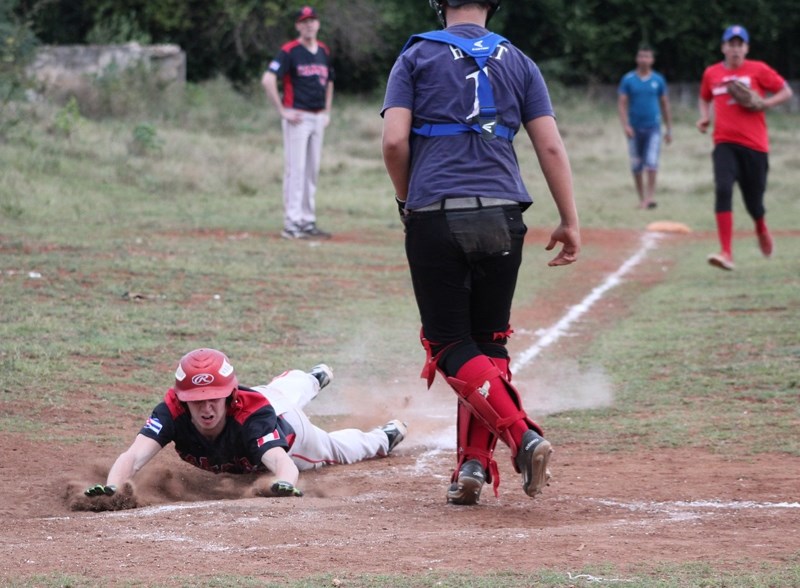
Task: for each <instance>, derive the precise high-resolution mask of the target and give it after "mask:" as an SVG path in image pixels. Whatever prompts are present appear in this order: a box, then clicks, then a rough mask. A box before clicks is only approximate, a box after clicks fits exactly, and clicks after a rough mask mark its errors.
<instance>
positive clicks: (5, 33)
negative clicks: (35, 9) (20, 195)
mask: <svg viewBox="0 0 800 588" xmlns="http://www.w3.org/2000/svg"><path fill="white" fill-rule="evenodd" d="M18 4H19V2H18V0H3V2H2V3H0V138H2V137H3V136H4V135H5V133H6V132H7V131H8V129H9V128H11V127H13V126H14V125H16V124H17V123H18V122H19V120H20V115H19V112H18V109H10V108H7V107H8V105H9V103H10V102H11V101H12V100H15V99H18V98H20V97H21V95H22V94H23V93H24V91H25V90H26V89H28V88H29V87H30V83H29V81H28V79H27V77H26V76H25V67H26V66H27V65H28V63H29V62H30V60H31V59H32V58H33V56H34V52H35V50H36V47H37V45H38V40H37V39H36V37H35V36H34V34H33V32H32V31H31V28H30V21H29V20H28V19H27V17H26V16H20V15H19V14H18V11H17V8H18ZM41 5H42V3H41V2H40V3H39V4H38V5H37V6H41Z"/></svg>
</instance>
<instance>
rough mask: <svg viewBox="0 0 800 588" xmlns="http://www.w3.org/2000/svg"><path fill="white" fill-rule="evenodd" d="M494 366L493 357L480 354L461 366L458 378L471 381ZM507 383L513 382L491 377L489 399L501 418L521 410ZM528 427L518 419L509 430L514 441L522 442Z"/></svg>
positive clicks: (523, 421)
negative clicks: (513, 398) (512, 397)
mask: <svg viewBox="0 0 800 588" xmlns="http://www.w3.org/2000/svg"><path fill="white" fill-rule="evenodd" d="M492 367H496V366H495V364H494V363H493V362H492V360H491V359H489V358H488V357H487V356H485V355H478V356H476V357H473V358H472V359H470V360H469V361H468V362H467V363H465V364H464V365H462V366H461V369H459V370H458V373H457V374H456V378H457V379H459V380H461V381H463V382H471V381H473V380H474V379H475V378H477V377H478V376H480V375H481V374H482V373H483V372H485V371H486V370H487V369H490V368H492ZM507 385H508V386H510V385H511V384H507V383H506V382H504V381H503V379H502V377H500V376H495V377H494V378H491V379H489V396H488V397H487V400H488V402H489V405H490V406H491V407H492V408H493V409H495V411H497V414H498V415H500V418H501V419H502V418H505V417H507V416H509V415H512V414H515V413H517V412H519V408H517V405H516V404H514V401H513V400H512V399H511V395H510V393H509V391H508V389H507V388H506V386H507ZM528 428H529V427H528V423H527V422H525V420H524V419H518V420H517V421H516V422H515V423H513V424H512V425H511V426H509V428H508V430H509V431H510V432H511V436H512V438H513V439H514V441H515V442H516V443H517V444H519V443H521V442H522V436H523V435H524V434H525V432H526V431H527V430H528Z"/></svg>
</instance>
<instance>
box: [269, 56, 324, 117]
mask: <svg viewBox="0 0 800 588" xmlns="http://www.w3.org/2000/svg"><path fill="white" fill-rule="evenodd" d="M317 45H318V47H317V52H316V53H311V52H310V51H309V50H308V49H306V48H305V47H304V46H303V45H302V44H301V43H300V42H299V41H297V40H294V41H290V42H289V43H286V44H285V45H284V46H283V47H281V50H280V53H278V55H277V56H276V57H275V59H273V60H272V62H271V63H270V64H269V67H268V71H271V72H272V73H274V74H275V75H276V76H278V78H281V79H282V81H283V105H284V106H286V107H288V108H297V109H299V110H312V111H316V110H324V109H325V93H326V91H327V88H328V83H330V82H332V81H333V78H334V72H333V66H332V65H331V57H330V51H329V49H328V46H327V45H325V43H323V42H322V41H317Z"/></svg>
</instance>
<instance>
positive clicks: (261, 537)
mask: <svg viewBox="0 0 800 588" xmlns="http://www.w3.org/2000/svg"><path fill="white" fill-rule="evenodd" d="M541 237H542V236H541V235H536V234H535V233H533V234H532V235H531V238H532V239H536V240H537V243H539V242H541V241H542V239H541ZM640 237H641V235H640V234H638V233H636V232H633V231H631V232H626V233H619V232H616V233H611V232H602V231H593V232H591V233H589V234H588V235H586V236H585V237H584V238H585V239H587V240H589V239H591V241H592V243H593V245H594V246H595V247H598V248H602V249H603V255H601V256H600V257H602V258H603V259H605V260H607V261H606V263H596V264H592V267H591V268H590V267H589V266H586V267H585V268H583V273H582V274H581V275H580V281H578V280H577V276H576V277H573V278H569V280H568V281H570V284H571V285H572V287H570V288H565V287H564V286H565V284H563V283H562V284H560V287H561V288H562V289H563V292H565V294H564V295H563V296H561V297H559V298H557V299H556V297H543V298H541V300H540V303H537V305H536V308H519V309H515V317H516V318H515V321H516V323H517V324H527V325H535V326H537V327H543V326H548V325H551V324H552V323H553V322H555V321H556V320H557V319H558V317H559V316H560V315H561V314H563V312H564V308H565V305H566V306H568V305H572V304H575V303H577V302H579V301H580V300H581V299H582V298H583V297H584V296H585V295H586V294H587V292H588V290H589V289H591V287H592V286H594V285H596V284H597V283H599V282H601V281H602V279H603V277H604V276H605V275H607V274H608V273H609V272H612V271H614V270H615V269H616V268H617V267H618V266H619V265H620V263H621V262H622V261H624V259H625V258H626V257H627V256H628V255H630V253H631V252H632V251H634V250H635V249H636V247H637V243H638V240H639V239H640ZM670 238H694V237H692V236H681V237H677V236H675V237H665V239H667V240H668V239H670ZM537 246H538V245H537ZM587 272H590V273H591V274H592V275H587ZM661 276H663V271H660V270H659V271H656V270H652V269H648V267H639V268H635V269H634V270H633V271H632V272H631V275H630V276H629V280H630V281H631V282H634V283H635V284H636V287H637V288H647V287H648V286H649V285H651V284H652V283H654V282H656V281H658V280H659V279H661ZM627 295H630V293H627V294H622V293H619V292H612V293H610V294H609V296H610V297H611V298H613V297H615V296H627ZM621 308H623V305H621V304H617V305H610V304H609V305H604V306H603V308H602V311H603V312H602V313H599V312H597V309H589V311H588V316H589V319H590V320H591V321H594V323H595V324H596V325H602V324H604V323H606V324H608V323H609V322H610V321H613V320H614V318H615V313H620V312H623V311H622V310H620V309H621ZM615 309H616V310H615ZM593 313H596V314H593ZM616 316H618V314H617V315H616ZM531 337H532V335H530V334H528V335H526V334H525V333H522V334H520V336H519V337H517V338H516V339H515V340H516V342H515V345H517V346H518V348H521V347H524V346H525V345H527V344H529V342H530V340H531ZM556 345H557V344H556ZM415 359H417V360H419V359H420V358H411V361H413V360H415ZM412 365H413V366H414V367H413V368H411V371H412V372H413V371H414V370H417V371H418V368H419V366H418V365H416V364H412ZM415 375H416V373H409V375H408V378H407V379H404V380H402V381H398V382H395V383H393V384H392V385H393V386H397V387H398V389H400V388H402V389H404V390H405V393H397V394H395V393H394V392H397V391H393V390H389V391H388V393H389V395H390V396H393V397H396V398H398V399H400V400H399V401H398V402H399V404H395V405H389V406H381V407H380V409H381V411H385V410H386V409H389V410H395V411H403V412H402V414H399V415H398V414H395V413H393V414H392V415H391V416H403V418H405V419H406V420H408V422H409V426H410V432H409V436H408V438H407V439H406V441H405V442H404V443H403V444H401V445H400V446H399V447H398V449H397V450H396V452H395V454H393V455H392V456H390V457H388V458H385V459H380V460H374V461H369V462H363V463H359V464H355V465H352V466H346V467H331V468H327V469H323V470H320V471H317V472H313V473H305V474H303V475H302V478H301V482H302V483H301V486H302V488H303V490H304V491H305V492H306V496H305V497H303V498H301V499H265V498H254V497H251V496H249V494H248V492H249V490H248V488H249V484H250V483H251V482H252V479H250V478H247V477H236V476H224V475H223V476H213V475H212V474H208V473H207V472H203V471H200V470H197V469H195V468H192V467H191V466H189V465H188V464H184V463H182V462H180V461H179V460H178V458H177V457H176V456H175V454H174V452H173V451H171V450H168V451H164V452H161V453H160V454H159V455H158V456H157V457H156V458H155V459H154V461H153V463H152V464H151V465H149V466H148V468H146V469H145V470H144V471H143V472H142V473H141V475H140V476H139V477H137V479H136V482H135V487H134V488H133V492H132V494H131V495H130V496H129V497H128V498H127V500H128V504H126V505H125V506H132V505H134V504H135V505H136V506H137V508H133V509H124V510H114V511H109V512H93V511H92V510H90V509H91V508H92V504H93V503H91V502H89V501H88V499H85V498H84V497H83V496H82V494H81V492H82V490H83V489H84V488H85V487H86V485H87V484H88V483H90V482H97V481H101V480H104V479H105V473H106V472H107V468H108V466H109V465H110V463H111V462H112V461H113V459H114V457H115V456H116V455H117V454H118V453H119V451H120V449H122V448H123V447H122V446H119V447H107V446H104V447H97V446H95V445H94V444H93V443H89V442H86V443H74V442H71V443H69V444H61V443H59V442H58V439H47V440H43V441H36V442H34V441H31V440H29V439H28V438H27V437H25V436H24V435H22V434H10V433H3V434H0V447H2V460H1V461H0V496H2V497H3V499H2V504H0V514H1V515H2V516H1V517H0V561H2V563H3V569H2V571H0V579H2V578H14V579H17V580H18V579H20V578H25V577H30V576H35V575H38V574H49V573H62V574H67V575H73V576H76V577H86V578H92V579H96V580H97V581H98V583H100V582H103V583H109V584H113V583H116V582H121V581H130V582H140V583H143V584H145V585H150V584H159V585H172V584H173V583H175V584H178V585H179V584H181V583H187V582H192V581H200V580H202V579H205V578H209V577H212V576H221V575H224V576H237V575H238V576H252V577H257V578H263V579H264V580H269V581H273V582H280V581H282V580H283V581H286V580H289V579H296V578H302V577H306V576H309V575H311V574H323V573H334V574H338V575H339V576H340V577H341V578H343V579H344V578H346V577H348V576H355V575H358V574H361V573H397V574H400V573H402V574H419V573H424V572H426V571H428V570H444V571H446V570H452V571H457V572H467V571H474V572H476V573H485V572H486V571H487V570H513V571H515V572H534V571H537V570H540V569H543V568H548V569H552V570H556V571H562V572H564V573H566V572H570V573H572V574H576V573H578V572H579V571H580V570H581V569H582V568H583V567H584V566H585V565H588V564H602V563H608V562H611V563H614V564H617V566H618V568H619V570H621V571H622V572H623V573H626V574H629V576H626V577H634V576H635V570H636V566H637V564H640V563H641V562H656V561H663V562H681V563H684V562H710V563H712V564H713V565H714V566H715V567H721V568H727V569H737V568H746V567H748V566H752V562H754V561H755V562H766V563H786V562H787V561H790V560H792V558H796V556H797V553H798V552H800V504H798V502H797V500H798V491H797V476H796V472H797V460H796V459H795V458H791V457H787V456H783V455H761V456H759V457H758V458H742V459H731V458H726V457H720V456H717V455H711V454H709V453H706V452H703V451H696V450H689V449H680V450H660V451H658V452H645V451H637V450H631V451H630V452H620V453H607V452H602V451H598V450H597V449H596V448H594V447H592V446H589V445H569V444H566V445H557V446H556V453H555V456H554V458H553V461H552V463H551V469H552V471H553V479H552V481H551V484H550V485H549V487H547V488H546V489H545V491H544V493H543V494H542V495H541V496H540V497H537V498H536V499H535V500H532V499H530V498H528V497H527V496H525V495H524V494H523V492H522V490H521V485H520V481H519V476H518V475H517V474H516V473H514V471H513V469H512V467H511V462H510V458H509V454H508V451H507V449H505V448H502V447H500V448H498V452H497V460H498V464H499V466H500V472H501V480H502V483H501V486H500V496H499V498H495V497H494V496H493V495H492V492H491V488H485V489H484V493H483V496H482V501H481V504H480V505H478V506H476V507H457V506H452V505H447V504H445V498H444V492H445V488H446V486H447V483H448V480H449V475H450V471H451V468H452V466H453V462H454V457H453V447H452V446H453V443H454V440H453V437H454V427H453V425H454V420H455V419H454V415H455V400H454V398H453V397H452V395H451V393H450V392H449V391H448V390H446V389H445V388H443V387H441V386H439V385H438V383H437V385H434V387H433V388H432V389H431V390H430V391H425V387H424V384H423V382H422V381H421V380H417V379H416V378H414V376H415ZM520 378H521V379H522V381H524V376H523V375H522V374H520ZM335 386H336V383H334V385H333V386H331V388H332V390H331V392H330V393H331V394H335V393H336V388H335ZM324 393H325V392H323V394H324ZM532 394H534V393H532ZM600 396H602V395H600ZM74 400H75V401H74V402H72V403H71V407H70V408H67V409H64V410H59V411H55V410H54V411H52V413H43V414H42V415H41V418H43V419H52V422H58V423H63V422H65V421H67V420H69V419H74V420H75V421H77V422H80V421H81V420H82V419H83V418H85V414H84V411H83V409H82V408H80V400H86V399H80V398H75V399H74ZM596 400H597V402H599V403H602V402H605V401H607V399H604V398H602V397H598V398H597V399H596ZM315 402H316V401H315ZM526 403H527V404H528V407H529V410H530V411H531V412H532V413H533V414H534V415H537V414H541V412H542V411H545V412H546V411H554V410H558V409H559V408H561V407H559V406H550V407H547V400H546V399H545V398H538V399H537V398H536V397H535V395H534V396H530V395H526ZM7 410H8V411H9V412H10V414H12V415H13V413H14V411H15V410H19V411H23V410H24V407H22V406H10V407H8V409H7ZM309 412H310V413H311V414H312V415H313V414H314V411H313V409H310V410H309ZM382 418H383V415H378V414H364V413H363V411H362V412H360V413H359V412H358V411H355V414H353V415H351V416H349V417H331V416H327V417H323V419H324V425H325V426H326V428H334V427H341V426H351V425H356V426H361V427H367V426H373V425H378V424H381V422H382ZM141 419H142V415H124V416H121V417H120V420H119V422H116V423H114V425H113V427H114V428H115V430H118V432H119V437H120V440H121V441H120V443H125V442H129V440H130V438H131V436H132V434H133V432H135V431H136V429H137V427H138V426H139V425H140V424H141V423H140V422H141ZM176 578H177V579H178V580H176Z"/></svg>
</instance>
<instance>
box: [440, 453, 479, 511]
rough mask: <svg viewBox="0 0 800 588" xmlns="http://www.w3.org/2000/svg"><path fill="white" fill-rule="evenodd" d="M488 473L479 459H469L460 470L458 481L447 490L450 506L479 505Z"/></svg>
mask: <svg viewBox="0 0 800 588" xmlns="http://www.w3.org/2000/svg"><path fill="white" fill-rule="evenodd" d="M484 482H486V472H485V471H484V469H483V466H482V465H481V462H479V461H478V460H477V459H468V460H467V461H465V462H464V463H462V464H461V468H459V470H458V480H457V481H455V482H453V483H452V484H450V487H449V488H448V489H447V502H448V503H450V504H467V505H469V504H478V500H480V497H481V490H482V489H483V484H484Z"/></svg>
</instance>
